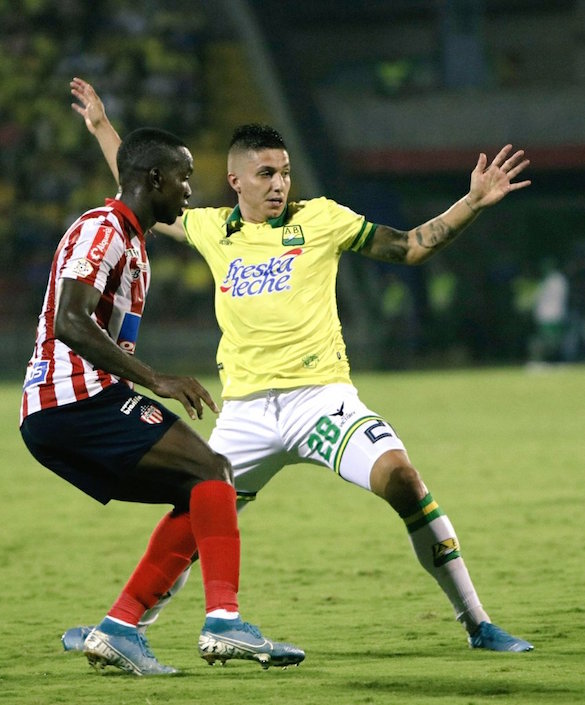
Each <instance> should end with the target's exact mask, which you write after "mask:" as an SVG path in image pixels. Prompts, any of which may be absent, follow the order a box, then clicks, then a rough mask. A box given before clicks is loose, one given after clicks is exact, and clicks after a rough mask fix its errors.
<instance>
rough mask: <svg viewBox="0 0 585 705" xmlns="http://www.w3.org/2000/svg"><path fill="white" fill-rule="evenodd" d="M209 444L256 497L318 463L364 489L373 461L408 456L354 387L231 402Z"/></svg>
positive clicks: (336, 386)
mask: <svg viewBox="0 0 585 705" xmlns="http://www.w3.org/2000/svg"><path fill="white" fill-rule="evenodd" d="M209 444H210V446H211V447H212V448H213V450H215V451H217V452H218V453H222V454H223V455H225V456H226V457H227V458H228V459H229V460H230V462H231V464H232V466H233V469H234V475H235V479H236V489H237V490H239V491H244V492H258V490H260V489H261V488H262V487H263V486H264V485H265V484H266V483H267V482H268V481H269V480H270V479H271V478H272V477H274V475H275V474H276V473H277V472H278V471H279V470H280V469H281V468H283V467H284V466H285V465H293V464H296V463H307V462H308V463H317V464H320V465H326V466H327V467H329V468H331V469H332V470H334V471H335V472H336V473H337V474H338V475H339V476H340V477H342V478H343V479H344V480H347V481H348V482H352V483H354V484H355V485H359V486H360V487H363V488H365V489H367V490H369V489H370V471H371V469H372V466H373V465H374V463H375V461H376V460H377V459H378V458H379V457H380V455H382V453H385V452H386V451H388V450H405V448H404V444H403V443H402V441H401V440H400V438H399V437H398V435H397V434H396V432H395V431H394V429H393V428H392V426H390V424H388V423H387V422H386V421H384V419H382V418H380V416H378V414H376V413H375V412H373V411H371V410H370V409H368V408H367V407H366V406H365V404H363V403H362V402H361V401H360V399H359V398H358V393H357V390H356V388H355V387H353V386H352V385H350V384H329V385H326V386H319V387H317V386H311V387H301V388H296V389H292V390H269V391H267V392H264V393H262V394H253V395H250V396H248V397H245V398H244V399H231V400H227V401H225V402H224V403H223V408H222V410H221V413H220V415H219V417H218V419H217V423H216V425H215V428H214V429H213V432H212V434H211V437H210V439H209Z"/></svg>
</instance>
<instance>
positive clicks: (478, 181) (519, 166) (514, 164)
mask: <svg viewBox="0 0 585 705" xmlns="http://www.w3.org/2000/svg"><path fill="white" fill-rule="evenodd" d="M511 152H512V145H511V144H507V145H506V146H505V147H503V148H502V149H501V150H500V151H499V152H498V154H497V155H496V156H495V158H494V160H493V161H492V162H491V164H489V165H488V161H487V156H486V155H485V154H484V153H481V154H480V155H479V159H478V160H477V164H476V166H475V169H474V170H473V171H472V172H471V186H470V189H469V197H468V198H469V202H470V207H473V208H474V209H480V208H485V207H486V206H493V205H494V204H495V203H498V201H501V200H502V198H504V196H506V195H507V194H508V193H510V192H511V191H517V190H518V189H521V188H526V186H530V184H531V182H530V181H529V180H525V181H513V179H515V178H516V177H517V176H518V174H520V173H521V172H522V171H524V169H526V167H527V166H528V165H529V164H530V160H529V159H526V158H525V157H524V150H523V149H519V150H517V151H516V152H514V153H513V154H511Z"/></svg>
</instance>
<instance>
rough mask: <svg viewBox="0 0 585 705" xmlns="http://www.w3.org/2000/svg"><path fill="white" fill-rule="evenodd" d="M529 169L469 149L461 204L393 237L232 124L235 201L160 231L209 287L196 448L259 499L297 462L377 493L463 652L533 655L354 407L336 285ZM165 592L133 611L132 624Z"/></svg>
mask: <svg viewBox="0 0 585 705" xmlns="http://www.w3.org/2000/svg"><path fill="white" fill-rule="evenodd" d="M71 88H72V93H73V95H74V97H75V98H76V99H77V101H78V102H77V103H75V104H74V105H73V108H74V109H75V110H76V111H77V112H78V113H80V114H81V115H82V116H83V118H84V119H85V123H86V125H87V127H88V129H89V131H90V132H91V133H93V134H94V135H95V137H96V138H97V140H98V142H99V144H100V147H101V149H102V151H103V153H104V155H105V157H106V160H107V161H108V164H109V165H110V167H111V169H112V172H113V173H114V175H116V165H115V154H116V150H117V148H118V144H119V139H120V138H119V137H118V135H117V133H116V131H115V130H114V129H113V127H112V125H111V124H110V123H109V121H108V119H107V117H106V114H105V110H104V106H103V104H102V102H101V100H100V99H99V96H97V94H96V93H95V91H94V90H93V88H92V86H91V85H90V84H88V83H86V82H85V81H83V80H81V79H78V78H76V79H74V80H73V81H72V83H71ZM528 164H529V161H528V159H526V158H525V157H524V152H523V151H522V150H518V151H513V150H512V146H511V145H507V146H505V147H504V148H503V149H501V150H500V152H499V153H498V154H497V155H496V156H495V158H494V159H493V160H492V161H491V162H488V160H487V157H486V155H485V154H480V156H479V158H478V161H477V164H476V166H475V168H474V169H473V171H472V174H471V183H470V189H469V192H468V193H467V194H466V195H465V196H463V197H462V198H461V199H459V200H458V201H456V202H455V203H454V204H453V205H452V206H451V207H450V208H449V209H448V210H447V211H445V212H444V213H442V214H440V215H438V216H437V217H435V218H433V219H431V220H429V221H428V222H426V223H423V224H422V225H420V226H418V227H416V228H413V229H411V230H408V231H400V230H396V229H395V228H392V227H390V226H387V225H380V224H375V223H372V222H369V221H368V220H366V218H364V216H362V215H359V214H357V213H354V212H353V211H351V210H350V209H348V208H346V207H344V206H341V205H339V204H338V203H336V202H334V201H332V200H331V199H327V198H313V199H311V200H308V201H301V202H299V203H291V202H289V201H288V194H289V190H290V185H291V165H290V159H289V155H288V151H287V149H286V145H285V143H284V140H283V139H282V137H281V135H280V134H279V133H278V132H277V131H276V130H274V129H273V128H271V127H269V126H264V125H255V124H253V125H244V126H241V127H240V128H237V129H236V131H235V132H234V135H233V138H232V141H231V144H230V146H229V151H228V160H227V179H228V183H229V184H230V186H231V187H232V189H233V190H234V191H235V193H236V194H237V200H238V204H237V206H236V207H235V208H233V209H232V208H227V207H226V208H190V209H187V210H186V211H185V212H184V214H183V216H182V217H181V218H178V219H177V221H176V222H175V223H174V225H172V226H170V227H169V226H165V225H161V226H160V230H161V232H164V233H166V234H168V235H171V236H173V237H175V238H176V239H178V240H184V241H186V242H187V243H189V244H190V245H192V246H194V247H196V248H197V249H198V250H199V252H200V253H201V254H202V256H203V257H204V258H205V260H206V261H207V263H208V265H209V267H210V269H211V271H212V274H213V277H214V280H215V308H216V315H217V320H218V323H219V326H220V328H221V330H222V338H221V341H220V344H219V348H218V353H217V363H218V369H219V373H220V378H221V381H222V384H223V392H222V396H223V407H222V411H221V414H220V415H219V417H218V420H217V423H216V426H215V428H214V430H213V432H212V435H211V437H210V441H209V443H210V445H211V447H212V448H213V449H214V450H216V451H218V452H220V453H222V454H225V455H226V456H227V457H228V458H229V459H230V462H231V463H232V466H233V468H234V476H235V482H236V487H237V489H238V490H246V491H248V492H251V493H254V492H258V491H259V490H260V489H261V488H262V487H263V486H264V485H265V484H266V483H267V482H268V481H269V480H270V479H271V477H273V476H274V474H275V473H276V472H278V471H279V470H280V469H281V468H282V467H283V466H284V465H287V464H294V463H299V462H309V463H316V464H320V465H325V466H327V467H329V468H331V469H332V470H333V471H334V472H336V473H337V474H338V475H339V476H340V477H342V478H344V479H345V480H347V481H349V482H351V483H353V484H355V485H357V486H359V487H363V488H364V489H366V490H369V491H371V492H373V493H374V494H375V495H377V496H378V497H381V498H382V499H383V500H385V501H386V502H387V503H388V504H389V505H390V506H391V507H392V508H393V509H394V510H395V511H396V512H397V513H398V515H399V516H400V517H401V518H402V520H403V521H404V524H405V527H406V531H407V533H408V537H409V539H410V542H411V544H412V546H413V548H414V552H415V554H416V556H417V558H418V560H419V561H420V563H421V565H422V566H423V568H424V569H425V570H426V571H428V573H430V575H431V576H433V578H435V580H436V581H437V582H438V584H439V586H440V587H441V589H442V590H443V592H444V593H445V595H446V597H447V598H448V600H449V601H450V603H451V605H452V606H453V609H454V611H455V616H456V618H457V620H458V621H459V622H460V623H461V624H462V625H463V627H464V628H465V630H466V631H467V634H468V641H469V645H470V646H471V647H472V648H475V649H480V648H483V649H488V650H492V651H511V652H521V651H529V650H531V649H532V648H533V647H532V644H530V643H529V642H527V641H525V640H524V639H519V638H516V637H513V636H511V635H510V634H508V633H507V632H505V631H504V630H503V629H501V628H499V627H497V626H496V625H494V624H493V623H492V621H491V619H490V617H489V616H488V614H487V612H486V611H485V609H484V608H483V606H482V604H481V602H480V599H479V597H478V594H477V592H476V590H475V587H474V585H473V583H472V580H471V577H470V575H469V573H468V571H467V568H466V566H465V563H464V560H463V558H462V556H461V551H460V547H459V542H458V539H457V535H456V533H455V530H454V528H453V526H452V524H451V522H450V521H449V519H448V517H447V516H446V515H445V514H444V512H443V511H442V509H441V507H440V506H439V504H438V503H437V501H436V500H435V499H434V498H433V496H432V495H431V493H430V492H429V490H428V489H427V487H426V486H425V484H424V482H423V480H422V478H421V476H420V474H419V472H418V471H417V470H416V468H415V467H414V466H413V465H412V463H411V461H410V459H409V457H408V454H407V452H406V449H405V446H404V444H403V443H402V441H401V440H400V438H399V437H398V435H397V434H396V432H395V430H394V429H393V428H392V426H391V425H390V424H389V423H388V422H387V421H386V420H385V419H382V418H381V417H380V416H379V415H378V414H377V413H376V412H375V411H372V410H370V409H369V408H367V406H366V405H365V404H363V403H362V402H361V401H360V399H359V397H358V393H357V391H356V389H355V388H354V387H353V385H352V383H351V379H350V376H349V363H348V360H347V356H346V351H345V345H344V342H343V338H342V334H341V324H340V322H339V318H338V314H337V303H336V299H335V280H336V275H337V267H338V261H339V258H340V256H341V255H342V253H343V252H345V251H353V252H357V253H360V254H362V255H365V256H367V257H370V258H373V259H377V260H381V261H384V262H392V263H401V264H405V265H418V264H421V263H422V262H424V261H425V260H427V259H428V258H429V257H431V256H432V255H433V254H434V253H436V252H438V251H440V250H441V249H443V248H444V247H445V246H447V245H449V244H450V243H451V242H452V241H453V240H454V239H455V238H456V237H457V236H458V235H459V234H460V233H461V232H462V231H463V230H464V229H465V228H466V227H467V226H468V225H470V224H471V223H472V222H473V221H474V220H475V218H477V216H478V215H479V214H480V212H481V211H482V210H483V209H484V208H487V207H490V206H493V205H494V204H496V203H498V202H499V201H500V200H501V199H502V198H504V197H505V196H506V195H507V194H509V193H511V192H513V191H517V190H519V189H522V188H525V187H526V186H528V185H529V184H530V181H529V180H523V181H516V180H515V179H516V177H518V176H519V175H520V174H521V173H522V172H523V171H524V169H525V168H526V167H527V165H528ZM184 580H185V575H183V576H182V578H181V580H180V581H179V582H178V583H177V585H176V586H175V588H173V590H171V591H170V593H169V595H172V594H173V592H174V591H175V589H178V588H179V587H180V585H181V584H182V583H183V582H184ZM169 595H167V596H166V597H165V600H162V601H161V602H160V603H159V604H158V606H156V607H155V608H153V610H152V611H150V612H149V613H148V614H147V615H145V617H144V618H143V621H142V626H143V627H144V626H146V625H148V624H149V623H151V622H152V621H153V620H154V619H156V617H157V615H158V613H159V611H160V609H161V607H162V605H163V604H164V602H165V601H168V599H169ZM84 633H85V632H84V631H83V630H80V629H79V628H76V629H73V630H70V631H68V632H67V633H66V634H65V636H64V645H65V648H71V649H75V648H78V647H79V644H80V643H81V641H82V640H83V637H84Z"/></svg>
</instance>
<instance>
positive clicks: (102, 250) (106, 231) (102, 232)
mask: <svg viewBox="0 0 585 705" xmlns="http://www.w3.org/2000/svg"><path fill="white" fill-rule="evenodd" d="M114 232H115V230H114V228H112V227H110V226H108V225H102V226H100V228H99V229H98V231H97V233H96V236H95V237H94V239H93V243H92V246H91V248H90V250H89V252H88V254H87V258H88V259H89V261H90V262H93V263H94V264H99V263H100V262H101V261H102V260H103V258H104V255H105V254H106V252H107V251H108V247H109V246H110V243H111V242H112V239H113V237H114Z"/></svg>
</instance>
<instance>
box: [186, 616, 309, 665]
mask: <svg viewBox="0 0 585 705" xmlns="http://www.w3.org/2000/svg"><path fill="white" fill-rule="evenodd" d="M199 654H200V655H201V658H202V659H205V661H207V663H208V664H209V665H210V666H213V664H214V663H215V662H216V661H220V662H221V664H222V666H223V665H224V664H225V662H226V661H228V660H229V659H245V660H249V661H258V663H259V664H260V665H261V666H262V668H269V667H270V666H280V667H282V668H286V666H298V664H299V663H300V662H301V661H303V660H304V658H305V652H304V651H303V650H302V649H297V647H296V646H293V645H292V644H282V643H280V642H277V641H270V640H269V639H266V638H265V637H264V636H263V635H262V633H261V632H260V630H259V629H258V627H256V626H254V625H253V624H249V623H248V622H242V620H241V619H240V618H239V617H238V618H237V619H215V618H213V617H208V618H207V619H206V620H205V624H204V625H203V629H202V630H201V634H200V636H199Z"/></svg>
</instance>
